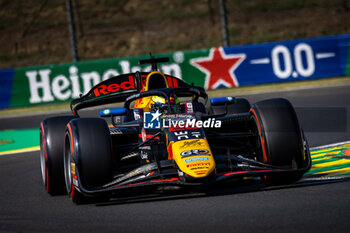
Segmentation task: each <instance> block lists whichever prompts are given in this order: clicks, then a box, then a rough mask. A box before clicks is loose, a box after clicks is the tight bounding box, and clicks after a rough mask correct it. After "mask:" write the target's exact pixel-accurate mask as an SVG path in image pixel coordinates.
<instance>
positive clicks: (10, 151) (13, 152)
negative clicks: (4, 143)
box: [0, 146, 40, 155]
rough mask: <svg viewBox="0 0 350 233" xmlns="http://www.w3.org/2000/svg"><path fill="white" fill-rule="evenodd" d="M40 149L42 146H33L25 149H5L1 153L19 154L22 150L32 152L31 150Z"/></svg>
mask: <svg viewBox="0 0 350 233" xmlns="http://www.w3.org/2000/svg"><path fill="white" fill-rule="evenodd" d="M38 150H40V146H33V147H28V148H24V149H18V150H9V151H3V152H0V155H9V154H17V153H22V152H30V151H38Z"/></svg>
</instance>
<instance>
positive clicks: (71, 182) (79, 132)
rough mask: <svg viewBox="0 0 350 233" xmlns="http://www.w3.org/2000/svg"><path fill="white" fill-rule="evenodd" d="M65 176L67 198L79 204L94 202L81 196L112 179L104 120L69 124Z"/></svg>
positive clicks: (81, 120) (110, 148) (110, 149)
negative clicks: (84, 192)
mask: <svg viewBox="0 0 350 233" xmlns="http://www.w3.org/2000/svg"><path fill="white" fill-rule="evenodd" d="M64 174H65V183H66V189H67V192H68V195H69V196H70V197H71V199H72V201H73V202H74V203H76V204H81V203H86V202H89V201H91V198H88V197H86V196H84V195H83V194H82V193H83V190H93V189H94V188H97V187H100V186H102V185H104V184H106V183H108V182H110V181H111V180H112V178H113V162H112V145H111V137H110V132H109V128H108V126H107V124H106V122H105V121H104V120H102V119H98V118H80V119H75V120H72V121H70V122H69V124H68V125H67V130H66V138H65V152H64ZM79 182H80V183H79Z"/></svg>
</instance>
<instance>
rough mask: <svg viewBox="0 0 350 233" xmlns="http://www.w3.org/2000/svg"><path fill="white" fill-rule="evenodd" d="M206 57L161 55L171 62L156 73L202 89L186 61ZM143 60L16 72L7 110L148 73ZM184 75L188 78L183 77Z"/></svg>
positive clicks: (59, 99) (199, 77)
mask: <svg viewBox="0 0 350 233" xmlns="http://www.w3.org/2000/svg"><path fill="white" fill-rule="evenodd" d="M208 53H209V50H207V49H206V50H200V51H193V52H189V53H186V55H185V53H183V52H175V53H172V54H164V55H161V56H169V57H170V62H169V63H166V64H160V65H159V70H160V71H162V72H163V73H166V74H170V75H173V76H176V77H179V78H182V79H183V80H184V81H185V82H188V83H194V85H197V86H203V85H204V81H205V74H204V73H202V72H201V71H200V70H198V69H196V68H195V67H194V66H191V65H190V62H189V59H192V58H195V57H200V56H207V55H208ZM146 58H149V56H142V57H131V58H127V59H110V60H100V61H91V62H78V63H72V64H63V65H55V66H53V65H50V66H38V67H29V68H19V69H16V70H15V74H14V81H13V88H12V90H13V92H12V98H11V103H10V107H18V106H28V105H37V104H44V103H59V102H67V101H70V100H72V99H75V98H78V97H79V95H80V94H85V93H87V92H88V91H89V90H90V89H91V88H92V87H93V86H94V85H96V84H98V83H99V82H101V81H103V80H106V79H108V78H111V77H113V76H116V75H119V74H125V73H132V72H136V71H145V72H147V71H150V70H151V66H149V65H147V66H140V65H139V64H138V60H140V59H146ZM183 73H186V74H191V75H190V76H183Z"/></svg>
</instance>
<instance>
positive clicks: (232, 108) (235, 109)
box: [211, 98, 250, 115]
mask: <svg viewBox="0 0 350 233" xmlns="http://www.w3.org/2000/svg"><path fill="white" fill-rule="evenodd" d="M249 110H250V104H249V101H248V100H247V99H244V98H237V99H236V103H234V104H228V105H227V115H232V114H238V113H246V112H249ZM211 112H212V113H213V114H215V115H217V114H224V113H225V112H226V107H225V106H224V105H219V106H211Z"/></svg>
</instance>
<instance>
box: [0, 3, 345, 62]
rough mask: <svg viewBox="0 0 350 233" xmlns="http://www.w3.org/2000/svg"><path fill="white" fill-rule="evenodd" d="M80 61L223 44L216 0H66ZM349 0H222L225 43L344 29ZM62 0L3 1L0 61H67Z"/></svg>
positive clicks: (68, 51)
mask: <svg viewBox="0 0 350 233" xmlns="http://www.w3.org/2000/svg"><path fill="white" fill-rule="evenodd" d="M71 2H72V12H73V15H74V20H75V29H76V40H77V51H78V56H79V60H80V61H86V60H94V59H105V58H115V57H128V56H138V55H142V54H148V53H149V52H152V53H166V52H173V51H177V50H182V51H186V50H193V49H201V48H210V47H217V46H222V45H223V36H222V24H221V21H220V1H219V0H196V1H187V0H176V1H174V0H148V1H144V0H119V1H117V0H84V1H83V0H71ZM349 8H350V1H349V0H226V10H227V25H228V35H229V42H230V45H241V44H252V43H262V42H271V41H280V40H288V39H299V38H310V37H317V36H324V35H336V34H345V33H349V32H350V30H349V29H350V10H349ZM67 12H68V11H67V1H66V0H60V1H59V0H26V1H22V0H2V1H1V3H0V44H1V47H0V68H12V67H23V66H33V65H44V64H57V63H67V62H71V61H72V53H71V44H70V40H69V30H68V28H69V27H68V25H69V24H68V13H67Z"/></svg>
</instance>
